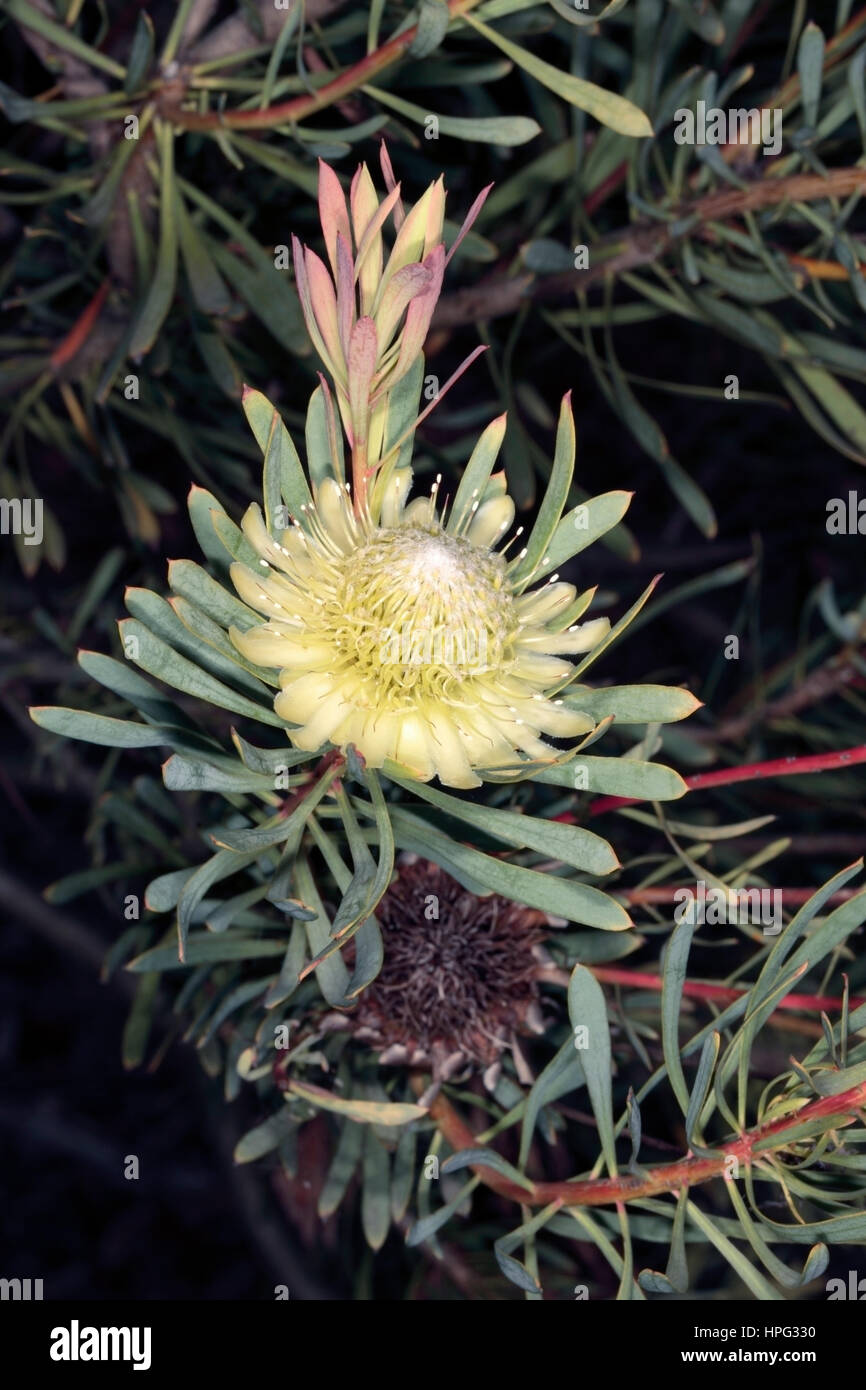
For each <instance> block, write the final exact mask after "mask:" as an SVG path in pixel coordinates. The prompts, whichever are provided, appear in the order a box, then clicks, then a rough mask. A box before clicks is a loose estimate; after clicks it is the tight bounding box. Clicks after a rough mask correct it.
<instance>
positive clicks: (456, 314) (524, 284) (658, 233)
mask: <svg viewBox="0 0 866 1390" xmlns="http://www.w3.org/2000/svg"><path fill="white" fill-rule="evenodd" d="M858 189H860V190H866V169H861V168H859V167H856V166H855V167H853V168H850V169H831V170H829V171H828V173H827V175H826V176H824V175H822V174H793V175H791V176H790V177H789V178H784V179H780V178H775V179H774V178H769V177H767V176H764V177H763V178H762V179H760V180H759V181H758V182H756V183H752V184H749V185H748V186H747V187H746V188H742V189H741V188H733V189H731V188H725V189H722V190H721V191H720V192H714V193H711V194H709V195H708V196H706V197H704V198H698V199H693V200H689V199H687V200H685V201H684V202H683V203H681V204H680V205H679V206H678V207H677V208H676V209H671V211H672V212H676V217H675V218H674V219H672V220H671V221H670V222H653V223H648V222H638V223H634V224H633V225H631V226H629V227H624V228H621V229H620V230H618V231H616V232H614V233H612V234H611V235H610V236H607V237H604V238H602V239H601V240H600V241H599V242H598V243H597V244H596V245H595V246H592V247H590V267H589V269H588V270H577V271H573V270H569V271H565V272H563V273H557V274H555V275H540V276H535V275H533V274H531V273H530V272H528V271H527V272H525V273H522V274H518V275H514V276H512V277H511V278H506V277H498V278H496V279H490V280H487V281H486V282H482V283H481V284H480V285H476V286H474V287H473V288H472V289H468V290H458V291H457V293H456V294H452V295H446V296H445V297H444V298H443V299H441V300H440V301H439V305H438V307H437V309H436V312H435V314H434V315H433V323H432V327H433V328H434V329H443V328H455V327H458V326H459V325H461V324H465V323H475V322H476V321H477V320H478V319H490V318H496V317H498V316H500V315H502V314H511V313H514V312H515V311H516V310H517V309H518V308H520V306H521V304H522V303H523V302H525V300H526V299H527V298H532V299H545V300H548V299H561V298H562V297H563V296H567V295H571V294H574V293H575V291H577V290H586V289H588V288H589V287H590V285H592V284H594V283H596V282H597V281H600V280H604V279H606V278H607V277H608V276H610V275H622V274H625V273H627V272H628V271H630V270H637V269H638V268H639V267H640V266H642V265H651V264H652V263H653V262H655V261H657V260H659V258H660V257H661V256H663V255H664V254H665V253H666V252H667V251H669V250H670V249H671V248H672V247H673V246H675V245H676V244H677V242H678V241H679V240H680V239H681V238H682V237H684V236H703V237H704V238H706V239H708V240H711V241H712V240H714V239H715V234H714V231H713V226H712V224H713V223H714V222H722V221H726V220H729V219H730V218H733V217H738V216H740V215H741V214H742V213H745V212H755V211H758V210H760V209H762V208H767V207H774V206H776V205H777V204H779V203H786V202H789V201H790V202H795V203H796V202H815V201H817V200H819V199H823V198H833V197H846V196H847V195H848V194H850V193H854V192H856V191H857V190H858Z"/></svg>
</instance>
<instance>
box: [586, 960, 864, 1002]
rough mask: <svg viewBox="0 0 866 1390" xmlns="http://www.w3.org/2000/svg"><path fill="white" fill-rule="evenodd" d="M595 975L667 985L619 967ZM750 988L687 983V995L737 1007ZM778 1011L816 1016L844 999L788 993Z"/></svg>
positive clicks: (638, 985)
mask: <svg viewBox="0 0 866 1390" xmlns="http://www.w3.org/2000/svg"><path fill="white" fill-rule="evenodd" d="M592 973H593V975H594V976H595V978H596V979H597V980H601V981H602V983H604V984H609V985H630V986H632V987H633V988H634V989H655V990H660V989H661V988H662V986H663V984H664V981H663V979H662V977H661V975H649V974H644V973H643V972H642V971H640V970H620V969H619V968H618V967H617V966H611V965H594V966H593V967H592ZM748 993H749V991H748V990H747V989H732V988H730V987H729V986H727V985H711V984H703V983H702V982H701V981H699V980H684V981H683V994H684V995H686V996H687V997H689V998H690V999H710V1000H715V1001H716V1002H718V1003H720V1004H733V1003H735V1001H736V1000H737V999H740V998H742V996H743V995H744V994H748ZM863 1003H866V1000H863V999H850V1000H849V1001H848V1007H849V1008H850V1009H858V1008H859V1007H860V1005H861V1004H863ZM776 1008H777V1009H805V1010H807V1011H808V1012H812V1013H821V1012H822V1011H823V1012H824V1013H828V1012H831V1011H832V1012H836V1011H838V1010H841V1008H842V1000H841V999H836V998H833V997H832V996H830V995H827V994H786V995H785V997H784V998H783V999H780V1000H779V1002H778V1004H777V1005H776Z"/></svg>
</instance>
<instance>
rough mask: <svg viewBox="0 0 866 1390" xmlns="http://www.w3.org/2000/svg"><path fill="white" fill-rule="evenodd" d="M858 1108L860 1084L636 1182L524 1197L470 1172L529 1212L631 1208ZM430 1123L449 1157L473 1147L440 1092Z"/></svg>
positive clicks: (490, 1173)
mask: <svg viewBox="0 0 866 1390" xmlns="http://www.w3.org/2000/svg"><path fill="white" fill-rule="evenodd" d="M412 1085H413V1089H415V1090H416V1092H417V1093H418V1094H421V1093H422V1092H423V1090H424V1078H423V1077H415V1078H414V1079H413V1082H412ZM864 1105H866V1081H862V1082H861V1083H860V1085H859V1086H852V1087H851V1088H850V1090H848V1091H843V1092H842V1093H841V1094H840V1095H837V1096H820V1097H819V1098H818V1099H817V1100H813V1101H809V1102H808V1103H807V1104H806V1105H804V1106H802V1108H801V1109H799V1110H797V1111H796V1112H795V1113H794V1114H792V1115H782V1116H780V1117H779V1118H778V1119H776V1120H771V1121H770V1122H769V1123H768V1124H764V1125H759V1126H758V1128H756V1129H753V1130H749V1131H748V1132H747V1133H745V1134H743V1135H741V1136H740V1138H739V1139H734V1140H731V1141H730V1142H729V1143H727V1144H725V1145H723V1146H722V1147H721V1148H720V1150H719V1152H718V1154H714V1155H712V1156H711V1157H709V1158H697V1157H693V1156H690V1157H688V1158H682V1159H680V1160H679V1161H678V1162H677V1163H666V1164H663V1165H662V1166H661V1167H659V1168H651V1169H649V1170H648V1171H647V1172H646V1173H644V1174H643V1175H641V1176H635V1175H631V1174H629V1175H628V1176H621V1177H620V1176H617V1177H613V1178H584V1179H579V1180H576V1181H573V1182H536V1183H533V1185H532V1190H531V1191H529V1190H527V1189H525V1188H523V1187H519V1186H518V1185H517V1183H513V1182H511V1181H510V1180H509V1179H508V1178H505V1177H503V1176H502V1175H501V1174H500V1173H497V1172H496V1171H495V1170H494V1169H492V1168H486V1167H485V1166H484V1164H481V1163H474V1164H472V1171H473V1172H474V1173H475V1174H476V1176H477V1177H479V1178H480V1179H481V1181H482V1182H483V1183H484V1184H485V1185H486V1186H487V1187H489V1188H492V1190H493V1191H494V1192H498V1193H499V1195H500V1196H502V1197H508V1198H509V1199H510V1200H511V1201H514V1202H523V1203H525V1204H527V1205H530V1206H547V1205H548V1204H549V1203H551V1202H560V1203H561V1204H562V1205H563V1206H571V1207H601V1206H609V1205H611V1204H612V1203H615V1202H633V1201H637V1200H638V1199H639V1198H643V1197H653V1196H656V1195H657V1194H659V1193H662V1192H680V1191H681V1190H682V1189H683V1188H689V1187H693V1186H694V1185H695V1184H696V1183H701V1182H708V1181H710V1179H712V1178H720V1177H725V1176H726V1174H727V1172H728V1171H729V1160H730V1159H732V1158H733V1159H735V1160H736V1162H737V1164H739V1163H744V1164H746V1165H747V1166H748V1165H751V1163H752V1161H753V1156H754V1150H755V1148H756V1146H757V1145H758V1144H759V1143H761V1144H762V1150H761V1152H762V1153H769V1152H773V1151H778V1150H780V1149H784V1148H786V1147H787V1145H788V1144H789V1143H790V1142H791V1140H790V1138H789V1136H788V1131H789V1130H794V1131H799V1130H800V1127H801V1125H805V1124H809V1123H810V1122H812V1121H814V1120H822V1119H835V1120H836V1124H835V1125H831V1126H828V1128H838V1127H840V1126H841V1125H846V1124H849V1123H850V1122H851V1121H852V1120H854V1119H857V1118H858V1111H860V1110H862V1108H863V1106H864ZM430 1117H431V1119H433V1120H434V1121H435V1122H436V1124H437V1125H438V1127H439V1129H440V1130H441V1132H442V1134H443V1135H444V1136H445V1138H446V1139H447V1141H448V1143H449V1144H450V1145H451V1147H452V1149H454V1150H455V1151H458V1150H460V1149H475V1148H477V1147H478V1141H477V1139H476V1137H475V1135H474V1134H473V1132H472V1130H471V1129H470V1128H469V1126H468V1125H467V1124H466V1122H465V1121H464V1120H463V1119H462V1117H461V1116H460V1115H459V1114H458V1113H457V1111H456V1110H455V1109H454V1107H453V1105H452V1104H451V1102H450V1101H449V1100H448V1099H447V1097H446V1096H444V1095H443V1094H442V1093H441V1092H440V1094H439V1095H438V1096H437V1097H436V1099H435V1100H434V1101H433V1102H432V1104H431V1106H430ZM767 1141H770V1142H767Z"/></svg>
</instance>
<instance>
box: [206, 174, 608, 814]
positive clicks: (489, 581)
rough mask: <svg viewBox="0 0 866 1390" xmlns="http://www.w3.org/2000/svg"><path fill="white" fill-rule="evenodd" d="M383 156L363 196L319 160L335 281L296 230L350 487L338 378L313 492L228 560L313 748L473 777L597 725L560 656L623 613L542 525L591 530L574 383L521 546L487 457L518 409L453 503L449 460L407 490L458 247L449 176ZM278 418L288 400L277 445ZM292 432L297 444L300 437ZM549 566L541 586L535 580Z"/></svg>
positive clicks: (301, 274) (287, 704)
mask: <svg viewBox="0 0 866 1390" xmlns="http://www.w3.org/2000/svg"><path fill="white" fill-rule="evenodd" d="M383 168H384V170H385V176H386V182H388V184H389V186H391V192H390V193H389V195H388V197H387V198H386V199H385V200H384V202H383V203H381V204H379V203H378V202H377V200H376V196H375V193H374V191H373V186H372V181H371V179H370V176H369V174H368V173H367V170H366V167H365V166H361V168H360V169H359V170H358V172H357V173H356V175H355V178H354V180H353V183H352V190H351V197H350V205H351V216H350V211H349V208H348V207H347V205H346V200H345V197H344V195H343V192H342V189H341V187H340V184H339V182H338V180H337V177H336V175H335V174H334V173H333V171H332V170H330V169H329V168H328V166H327V165H325V164H322V165H321V168H320V183H319V203H320V209H321V215H322V227H323V232H324V239H325V244H326V246H327V248H328V255H329V258H330V261H331V265H332V268H333V272H334V278H335V282H336V288H335V286H334V284H332V282H331V279H330V276H329V275H328V272H327V269H326V267H325V265H324V263H323V262H322V261H320V260H319V258H318V257H317V256H315V255H314V253H313V252H311V251H305V252H304V251H302V250H301V248H300V246H298V245H297V243H296V247H295V251H296V269H297V277H298V288H299V292H300V295H301V301H302V303H303V305H304V312H305V314H306V316H307V323H308V325H309V327H310V332H311V335H312V336H313V339H314V342H315V343H316V344H317V346H318V348H319V351H320V353H321V354H322V357H323V360H324V361H325V363H326V365H327V366H328V368H329V370H330V371H331V374H332V376H333V381H334V387H335V390H336V394H337V400H338V404H339V410H340V415H341V417H342V422H343V425H344V427H345V430H346V434H347V436H348V439H349V443H350V445H351V448H352V487H351V488H350V485H349V483H347V482H346V481H345V479H344V474H343V450H342V442H341V440H340V439H339V423H338V420H337V416H336V412H335V411H334V408H333V403H332V397H331V393H330V391H329V390H328V386H327V382H326V381H325V380H324V379H323V380H322V386H321V390H320V393H319V396H318V401H319V407H318V415H317V418H318V419H319V420H320V428H319V429H318V433H317V429H316V427H315V426H311V425H310V424H309V423H308V431H307V438H308V447H309V446H310V444H311V443H312V445H314V446H315V443H316V439H317V438H318V440H320V441H321V443H320V446H319V450H318V453H315V456H313V455H312V454H311V457H310V458H309V459H308V464H309V470H308V471H309V474H310V480H311V483H312V492H310V491H309V490H308V485H307V482H306V480H305V479H304V477H303V475H302V474H301V472H300V464H299V463H297V469H298V474H299V482H300V490H302V491H303V493H304V494H305V495H306V496H307V497H308V498H309V501H306V502H304V501H300V502H299V501H298V497H299V492H298V491H296V493H295V497H296V501H295V506H294V511H293V514H292V515H291V517H289V516H288V515H287V516H286V518H285V520H284V524H283V525H282V526H280V525H279V519H278V516H277V511H278V510H279V509H275V508H273V506H272V507H271V509H270V515H269V517H268V521H269V523H270V524H269V525H266V523H265V520H264V518H263V517H262V514H261V511H260V509H259V508H258V506H256V505H253V506H251V507H250V508H249V510H248V511H247V513H246V516H245V517H244V520H243V530H244V533H245V535H246V538H247V540H248V541H249V542H250V544H251V545H252V547H253V549H254V551H255V552H256V555H257V556H258V557H259V568H257V569H255V570H253V569H251V568H250V567H249V565H248V564H244V563H242V562H241V563H238V564H236V565H234V567H233V569H232V578H233V581H234V584H235V587H236V588H237V590H238V593H239V594H240V596H241V598H242V599H243V600H244V601H245V602H246V603H247V604H248V605H249V607H250V608H252V609H254V610H256V611H257V612H259V613H261V614H262V615H263V616H264V618H265V619H266V620H267V621H266V622H264V623H263V624H261V625H260V626H258V627H255V626H254V627H252V628H251V629H250V630H248V631H245V632H240V631H238V630H237V629H233V630H232V633H231V636H232V640H233V641H234V643H235V645H236V647H237V648H238V650H239V651H240V652H241V654H242V655H243V656H244V657H245V658H246V659H247V660H248V661H251V662H254V663H255V664H256V665H257V666H259V667H274V668H278V669H279V671H280V678H279V679H280V686H281V691H280V694H279V695H278V696H277V698H276V701H275V709H276V713H277V714H278V715H279V716H280V717H281V718H282V719H284V720H285V721H286V723H287V724H288V725H289V726H291V727H290V730H289V736H290V738H291V739H292V741H293V743H294V744H295V745H296V747H297V748H299V749H301V750H303V751H305V752H311V753H312V752H316V751H317V750H318V749H320V748H324V747H325V746H326V745H328V744H330V745H332V746H333V747H336V748H338V749H346V748H348V747H349V746H350V745H353V746H354V747H355V748H356V749H357V750H358V752H360V754H361V755H362V757H363V758H364V759H365V761H366V764H367V766H368V767H371V768H379V767H382V766H383V765H384V764H385V763H386V762H387V761H389V760H390V761H392V762H394V763H397V764H400V765H401V766H402V768H403V770H404V772H406V773H408V774H409V775H410V776H411V777H413V778H416V779H418V780H421V781H429V780H430V779H431V778H433V777H434V776H438V777H439V779H440V781H442V782H443V783H445V784H446V785H447V786H451V787H475V786H478V785H480V781H481V779H480V777H479V772H481V771H483V770H485V769H498V770H500V771H502V770H503V769H506V768H509V767H511V768H513V767H514V765H515V764H519V763H521V762H522V761H525V759H526V758H527V757H528V758H530V759H541V760H544V761H550V760H552V759H553V758H554V757H555V756H556V751H555V750H554V749H551V748H550V747H549V745H547V744H546V743H545V742H544V741H543V740H542V738H541V737H540V735H541V734H549V735H552V736H554V737H557V738H563V737H565V738H569V737H572V736H576V735H583V734H587V733H589V732H590V731H591V730H592V729H593V728H594V720H593V719H591V718H590V717H589V716H588V715H586V714H585V713H583V712H581V711H580V710H575V709H570V708H567V707H566V705H565V704H564V703H563V701H562V700H561V699H558V698H556V695H557V691H558V690H559V689H560V688H562V687H564V686H565V685H566V684H567V683H568V681H569V680H570V678H571V675H572V669H573V668H572V667H571V666H570V664H569V663H568V662H567V661H565V660H563V658H564V657H566V656H570V655H573V654H575V653H580V652H586V651H589V650H590V649H591V648H592V647H594V646H595V644H596V643H597V642H598V641H599V640H600V639H601V638H602V637H603V636H604V635H605V634H606V633H607V631H608V627H609V624H608V622H607V620H606V619H597V620H595V621H592V622H588V623H585V624H583V625H579V624H577V622H576V619H577V618H578V617H580V616H581V615H582V613H583V612H584V611H585V610H586V608H587V607H588V604H589V602H590V601H591V598H592V591H589V592H588V593H586V594H584V595H582V596H581V598H579V599H578V598H577V596H576V593H575V590H574V588H573V587H572V586H571V585H570V584H566V583H561V582H558V576H557V575H556V574H553V575H551V573H550V571H551V569H553V565H552V564H551V557H550V555H549V554H548V552H547V547H546V541H547V540H548V539H549V538H551V537H553V533H554V530H555V528H556V526H557V523H559V526H560V528H561V529H562V528H564V530H565V531H566V533H569V534H568V536H567V538H566V540H565V543H564V544H559V543H557V545H556V547H555V549H556V553H557V554H558V553H562V555H563V556H564V557H565V558H567V557H568V556H569V555H570V554H572V553H574V552H575V551H576V550H578V549H580V548H581V544H580V540H579V537H578V538H577V539H576V541H575V543H574V544H572V543H571V540H572V538H573V537H575V535H576V532H575V530H574V528H573V527H572V526H571V525H570V523H569V522H567V521H561V522H560V513H561V511H562V506H563V503H564V500H565V497H566V495H567V492H568V488H569V485H570V482H571V474H572V469H573V463H574V424H573V420H572V416H571V406H570V400H569V398H568V397H566V399H565V400H564V401H563V405H562V411H561V415H560V422H559V430H558V433H557V445H556V460H555V463H554V473H553V475H552V477H551V485H550V488H549V492H548V496H547V498H546V499H545V502H544V503H543V505H542V508H541V512H540V515H539V522H538V527H537V528H536V530H535V531H533V534H532V537H531V538H530V541H529V543H528V545H527V547H526V548H524V549H523V550H521V551H519V553H518V554H517V555H515V556H514V557H513V558H512V559H507V558H506V553H505V550H506V548H503V547H502V542H503V541H504V540H505V537H506V535H507V533H508V531H509V530H510V528H511V526H512V523H513V521H514V510H515V509H514V503H513V502H512V500H511V498H510V497H509V496H508V495H507V493H506V490H505V479H504V475H503V474H496V475H493V476H491V474H492V470H493V466H494V463H495V460H496V457H497V454H498V451H499V448H500V446H501V444H502V438H503V434H504V430H505V417H504V416H501V417H499V419H497V420H494V421H493V422H492V423H491V424H490V425H489V426H488V428H487V429H486V430H485V432H484V434H483V435H482V437H481V439H480V440H479V442H478V445H477V446H476V449H475V451H474V453H473V455H472V458H471V459H470V461H469V464H468V466H467V470H466V474H465V477H464V480H463V482H462V483H461V485H460V487H459V488H458V490H457V493H456V495H455V497H454V501H453V504H452V505H451V506H450V507H449V506H448V504H447V503H446V504H445V505H441V504H440V501H439V487H440V481H441V480H440V479H437V481H436V483H435V485H434V487H433V488H432V490H431V493H430V495H429V496H427V497H420V498H416V499H415V500H413V501H410V500H409V493H410V488H411V483H412V470H411V468H410V467H409V466H408V459H407V458H406V457H404V453H406V452H408V451H407V450H404V449H403V445H404V443H405V442H406V440H407V438H408V439H409V441H410V445H409V448H410V449H411V435H412V433H413V431H414V428H415V426H416V425H417V424H418V423H419V421H420V420H421V419H422V418H423V417H424V415H425V414H426V413H427V410H429V409H432V406H430V407H428V408H427V410H425V411H424V412H422V415H421V416H419V417H418V419H416V420H415V421H414V424H412V423H411V422H412V419H413V416H414V415H415V412H416V411H417V409H418V392H419V390H420V373H419V371H418V370H417V369H418V368H419V367H420V368H421V372H423V357H422V356H421V349H422V346H423V341H424V336H425V334H426V331H427V326H428V324H429V321H430V315H431V313H432V311H433V307H434V305H435V302H436V298H437V296H438V293H439V288H440V286H441V280H442V268H443V265H444V262H445V260H446V257H445V251H444V247H443V246H442V244H441V234H442V218H443V208H444V191H443V189H442V184H441V180H439V181H437V182H436V183H434V184H432V185H431V186H430V188H428V189H427V192H426V193H425V194H424V196H423V197H422V198H421V200H420V202H418V203H417V204H416V205H415V207H413V208H412V209H411V210H410V211H409V212H407V213H406V214H405V215H404V214H403V212H402V208H401V205H400V201H399V188H398V186H397V185H395V184H394V181H393V174H392V173H391V166H390V163H389V162H388V159H387V154H386V153H385V152H384V150H383ZM485 193H486V190H485ZM484 196H485V194H484V193H482V194H481V195H480V197H479V198H477V199H476V201H475V204H474V205H473V208H472V209H471V211H470V214H469V217H468V218H467V219H466V222H465V223H464V226H463V229H462V230H461V235H463V233H464V232H465V230H466V228H467V226H468V225H469V224H470V223H471V221H472V219H473V217H474V216H475V214H476V212H477V211H478V209H479V208H480V206H481V203H482V201H483V198H484ZM389 213H393V214H394V217H395V221H396V226H397V233H396V240H395V242H394V246H393V249H392V251H391V254H390V256H388V257H387V259H385V257H384V249H383V240H382V230H381V229H382V225H383V223H384V221H385V218H386V217H387V215H388V214H389ZM455 244H456V243H455ZM353 248H354V250H353ZM453 249H454V248H453V247H452V251H453ZM479 350H480V349H479ZM469 360H471V359H469ZM466 365H467V363H464V367H465V366H466ZM461 370H462V368H461ZM441 394H442V393H440V396H441ZM260 399H263V398H260ZM265 406H267V403H265ZM313 414H314V415H315V414H316V412H315V411H314V412H313ZM310 418H311V419H313V415H311V417H310ZM280 427H281V424H280V422H279V417H278V416H276V415H274V416H273V419H272V423H271V426H270V430H269V431H268V438H269V440H270V441H271V442H270V443H268V444H267V445H266V452H267V454H268V457H273V454H274V443H273V441H274V438H275V433H274V432H275V431H278V430H279V428H280ZM395 436H396V437H395ZM285 449H286V451H293V446H292V445H291V441H288V442H287V443H286V444H285ZM314 452H315V450H314ZM295 458H296V456H295ZM267 467H268V465H267V464H266V469H267ZM283 491H284V495H285V488H284V489H283ZM266 492H267V486H266ZM289 520H291V523H292V524H291V525H289V524H288V521H289ZM519 534H520V531H519V530H518V532H517V533H516V535H515V539H516V538H517V536H518V535H519ZM554 539H555V540H556V541H557V542H559V541H560V539H561V538H560V537H559V536H557V537H556V538H554ZM539 580H542V581H543V584H542V587H540V588H531V587H530V586H532V585H534V584H536V582H537V581H539Z"/></svg>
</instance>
